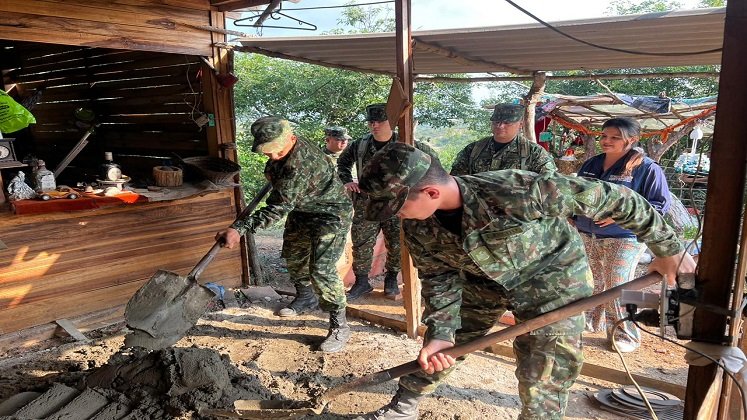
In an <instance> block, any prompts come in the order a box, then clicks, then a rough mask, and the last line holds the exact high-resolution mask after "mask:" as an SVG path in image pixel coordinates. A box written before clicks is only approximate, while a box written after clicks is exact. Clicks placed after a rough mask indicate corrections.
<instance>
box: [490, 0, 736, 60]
mask: <svg viewBox="0 0 747 420" xmlns="http://www.w3.org/2000/svg"><path fill="white" fill-rule="evenodd" d="M505 1H506V3H508V4H510V5H511V6H514V7H515V8H517V9H519V10H520V11H521V12H522V13H524V14H525V15H527V16H529V17H531V18H532V19H534V20H536V21H537V22H539V23H541V24H542V25H543V26H545V27H546V28H548V29H550V30H552V31H554V32H556V33H558V34H560V35H562V36H564V37H566V38H569V39H571V40H573V41H576V42H579V43H581V44H584V45H588V46H590V47H594V48H599V49H602V50H608V51H616V52H620V53H625V54H633V55H650V56H662V57H682V56H688V55H700V54H711V53H715V52H720V51H721V50H722V48H713V49H710V50H702V51H692V52H683V53H654V52H647V51H634V50H627V49H624V48H615V47H607V46H605V45H599V44H595V43H593V42H589V41H584V40H583V39H580V38H576V37H575V36H573V35H570V34H567V33H565V32H563V31H561V30H560V29H558V28H556V27H554V26H552V25H551V24H549V23H547V22H545V21H544V20H542V19H540V18H538V17H537V16H535V15H533V14H532V13H531V12H529V11H528V10H526V9H524V8H522V7H521V6H519V5H518V4H516V3H514V2H513V1H511V0H505Z"/></svg>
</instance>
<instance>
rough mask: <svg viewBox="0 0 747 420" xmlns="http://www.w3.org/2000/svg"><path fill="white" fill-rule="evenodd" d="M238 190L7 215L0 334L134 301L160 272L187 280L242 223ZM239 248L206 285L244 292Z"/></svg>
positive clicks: (2, 228)
mask: <svg viewBox="0 0 747 420" xmlns="http://www.w3.org/2000/svg"><path fill="white" fill-rule="evenodd" d="M233 206H234V200H233V191H231V190H223V191H221V192H219V193H213V194H208V195H205V196H203V197H195V198H190V199H184V200H178V201H173V202H160V203H150V204H139V205H130V206H126V207H117V208H109V209H102V210H98V211H79V212H70V213H55V214H45V215H35V216H13V215H11V214H4V215H3V216H2V217H0V232H2V240H3V242H5V244H6V245H7V246H8V249H4V250H0V334H5V333H8V332H13V331H16V330H20V329H23V328H28V327H31V326H35V325H40V324H44V323H48V322H53V321H54V320H55V319H59V318H73V317H76V316H79V315H83V314H86V313H91V312H96V311H101V310H105V309H107V308H111V307H115V306H118V305H122V304H124V303H127V301H128V300H129V298H130V296H132V294H133V293H134V292H135V291H136V290H137V289H138V288H139V287H140V286H141V285H142V284H143V283H144V282H145V281H146V280H147V279H149V278H150V276H151V275H153V274H154V273H155V272H156V271H157V270H158V269H166V270H171V271H174V272H176V273H178V274H180V275H186V274H187V273H189V271H190V270H191V269H192V267H194V265H195V264H197V262H198V261H199V260H200V258H201V257H202V256H203V255H204V254H205V253H206V252H207V251H208V250H209V249H210V247H211V246H212V245H213V243H214V239H213V238H214V236H215V232H217V231H218V230H220V229H223V228H225V227H226V226H227V222H226V220H232V219H233V218H234V217H235V210H234V207H233ZM240 275H241V260H240V258H239V251H238V250H235V249H234V250H227V249H223V250H221V252H220V253H219V254H218V256H217V257H216V259H215V260H214V261H213V262H212V263H211V265H210V266H209V267H208V269H207V270H206V271H205V272H204V273H203V275H202V276H201V282H207V281H212V282H217V283H220V284H223V285H226V286H231V287H236V286H239V285H240V282H241V278H240Z"/></svg>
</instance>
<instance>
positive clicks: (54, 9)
mask: <svg viewBox="0 0 747 420" xmlns="http://www.w3.org/2000/svg"><path fill="white" fill-rule="evenodd" d="M209 10H210V3H209V1H208V0H3V1H0V38H3V39H8V40H15V41H32V42H42V43H54V44H65V45H81V46H89V47H102V48H117V49H126V50H140V51H161V52H170V53H180V54H192V55H203V56H208V57H209V56H212V53H211V48H210V47H211V43H210V33H209V32H205V31H202V30H198V29H194V28H193V27H192V26H190V25H210V15H209Z"/></svg>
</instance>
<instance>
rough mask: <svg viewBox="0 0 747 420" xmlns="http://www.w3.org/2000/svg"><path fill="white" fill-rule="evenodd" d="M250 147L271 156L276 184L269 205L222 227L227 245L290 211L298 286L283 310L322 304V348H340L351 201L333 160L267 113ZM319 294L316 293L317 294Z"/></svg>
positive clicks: (292, 267) (286, 238) (287, 245)
mask: <svg viewBox="0 0 747 420" xmlns="http://www.w3.org/2000/svg"><path fill="white" fill-rule="evenodd" d="M251 132H252V135H253V136H254V144H253V146H252V151H253V152H257V153H263V154H264V155H266V156H267V157H268V158H269V159H270V160H269V161H268V162H267V164H266V166H265V176H266V177H267V179H268V180H269V182H270V183H271V184H272V192H271V193H270V195H269V196H268V197H267V200H266V203H267V205H266V206H265V207H263V208H261V209H259V210H257V211H255V212H254V213H252V214H251V215H250V216H247V217H246V218H244V219H241V220H237V221H236V222H234V223H233V224H232V225H231V226H230V227H229V228H228V229H227V230H225V231H222V232H219V233H218V236H217V238H218V239H220V238H224V239H225V245H226V246H227V247H228V248H231V247H233V246H234V245H236V244H237V243H239V240H240V239H241V235H243V234H244V233H246V232H248V231H251V232H254V231H256V230H257V229H261V228H265V227H267V226H269V225H270V224H272V223H274V222H276V221H278V220H280V219H282V218H283V216H285V215H287V216H288V217H287V219H286V223H285V231H284V233H283V254H282V255H283V257H284V258H285V259H286V261H287V264H288V273H289V274H290V276H291V279H292V280H293V282H294V284H295V287H296V291H297V294H296V298H295V299H294V300H293V302H291V303H290V305H289V306H288V307H287V308H283V309H282V310H281V311H280V313H279V315H280V316H283V317H287V316H295V315H297V314H299V313H301V312H303V311H305V310H308V309H313V308H314V307H316V306H317V303H318V305H319V306H320V307H321V308H322V310H324V311H327V312H329V313H330V326H329V333H328V335H327V338H326V339H325V340H324V341H323V342H322V344H321V345H320V346H319V348H320V350H322V351H324V352H336V351H340V350H341V349H342V348H343V347H344V346H345V344H346V343H347V341H348V340H349V339H350V327H349V326H348V324H347V321H346V318H345V306H346V301H345V287H344V285H343V283H342V280H341V279H340V276H339V275H338V274H337V268H336V264H337V261H338V260H339V259H340V256H342V252H343V250H344V247H345V237H346V234H347V231H348V229H349V228H350V222H351V216H350V214H351V211H352V204H351V203H350V199H349V198H348V196H347V193H345V189H344V188H343V187H342V184H341V183H340V180H339V179H338V178H337V176H336V175H335V167H334V163H333V162H332V160H331V159H330V158H328V157H327V156H326V155H325V154H324V153H323V152H322V150H321V149H320V148H319V147H318V146H316V145H312V144H310V143H308V142H307V141H305V140H303V139H300V138H297V137H296V135H295V134H293V130H292V129H291V127H290V124H289V123H288V121H286V120H283V119H280V118H278V117H271V116H270V117H263V118H260V119H258V120H257V121H255V122H254V124H252V126H251ZM317 296H318V298H317Z"/></svg>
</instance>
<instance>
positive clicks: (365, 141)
mask: <svg viewBox="0 0 747 420" xmlns="http://www.w3.org/2000/svg"><path fill="white" fill-rule="evenodd" d="M398 139H399V134H398V133H397V132H394V133H393V134H392V138H391V139H389V140H388V141H387V143H389V142H392V141H397V140H398ZM374 141H376V140H374V138H373V135H372V134H366V135H365V136H363V138H360V139H358V140H356V141H354V142H351V143H350V144H348V147H346V148H345V150H343V151H342V154H341V155H340V157H339V158H338V159H337V173H338V174H339V176H340V179H341V180H342V183H343V184H347V183H348V182H353V168H354V167H355V168H356V173H361V169H362V167H363V166H365V165H366V163H368V161H369V160H371V157H372V156H373V155H374V154H375V153H376V152H377V150H378V149H376V146H374ZM415 147H416V148H418V149H420V150H422V151H423V152H425V153H428V154H429V155H431V157H434V158H436V159H438V154H437V153H436V151H435V150H433V149H432V148H431V147H430V146H429V145H428V144H427V143H422V142H419V141H417V140H415ZM361 149H364V150H363V155H361V154H360V152H361ZM358 166H361V167H360V168H359V167H358Z"/></svg>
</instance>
